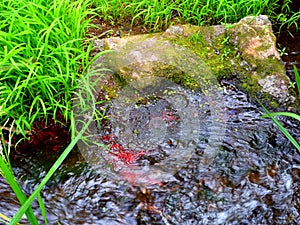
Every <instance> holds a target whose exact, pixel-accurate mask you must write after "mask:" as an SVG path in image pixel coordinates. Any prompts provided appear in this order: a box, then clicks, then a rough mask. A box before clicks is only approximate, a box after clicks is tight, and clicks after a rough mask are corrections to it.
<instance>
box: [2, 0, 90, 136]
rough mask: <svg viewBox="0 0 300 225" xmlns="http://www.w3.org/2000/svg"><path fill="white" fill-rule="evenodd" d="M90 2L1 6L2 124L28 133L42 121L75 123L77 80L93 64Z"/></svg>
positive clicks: (11, 0)
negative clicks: (58, 118)
mask: <svg viewBox="0 0 300 225" xmlns="http://www.w3.org/2000/svg"><path fill="white" fill-rule="evenodd" d="M89 4H91V3H90V2H89V1H86V0H79V1H71V0H64V1H61V0H35V1H29V0H4V1H2V2H1V3H0V93H1V94H0V96H1V97H0V105H1V108H0V124H3V123H4V122H5V121H7V120H9V121H10V124H11V123H12V121H14V124H15V127H14V131H15V132H16V133H22V134H23V135H25V134H26V132H25V131H26V130H27V131H30V129H31V127H32V124H33V122H34V121H35V120H36V119H39V118H46V119H47V118H50V117H51V118H56V116H57V114H58V113H61V114H63V115H64V118H65V120H66V121H69V120H70V118H71V111H72V105H71V104H72V102H71V95H72V93H73V92H74V91H75V90H76V88H77V87H76V79H77V78H78V77H79V75H80V72H79V71H80V70H81V71H82V72H83V71H84V70H86V68H87V66H88V65H89V62H88V58H89V49H90V48H88V50H87V51H85V48H86V47H87V46H84V44H83V37H84V34H85V32H86V31H87V28H88V26H89V20H88V19H87V17H88V16H91V15H93V13H94V12H93V11H92V10H91V9H89Z"/></svg>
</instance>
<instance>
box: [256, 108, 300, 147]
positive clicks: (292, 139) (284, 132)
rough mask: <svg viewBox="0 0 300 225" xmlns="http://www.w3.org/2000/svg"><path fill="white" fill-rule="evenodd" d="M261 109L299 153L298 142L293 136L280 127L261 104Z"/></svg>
mask: <svg viewBox="0 0 300 225" xmlns="http://www.w3.org/2000/svg"><path fill="white" fill-rule="evenodd" d="M261 106H262V108H263V109H264V111H265V112H266V116H267V117H269V118H270V119H271V120H272V121H273V122H274V123H275V124H276V126H277V127H278V128H279V130H280V131H281V132H282V133H283V134H284V135H285V136H286V137H287V139H288V140H289V141H290V142H291V143H292V144H293V145H294V146H295V147H296V149H297V150H298V151H299V152H300V145H299V144H298V142H297V141H296V140H295V139H294V138H293V136H292V135H291V134H290V133H289V132H288V131H287V130H286V129H285V128H284V127H283V126H282V125H281V123H280V122H279V121H278V120H277V119H276V118H275V117H274V116H273V114H272V113H270V112H269V111H268V110H267V109H266V107H264V106H263V105H262V104H261Z"/></svg>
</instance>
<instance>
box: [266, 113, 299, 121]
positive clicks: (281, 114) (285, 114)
mask: <svg viewBox="0 0 300 225" xmlns="http://www.w3.org/2000/svg"><path fill="white" fill-rule="evenodd" d="M270 115H272V116H288V117H292V118H294V119H296V120H299V121H300V115H297V114H295V113H291V112H272V113H271V112H270ZM262 117H263V118H267V117H269V115H268V114H265V115H262Z"/></svg>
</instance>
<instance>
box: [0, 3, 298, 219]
mask: <svg viewBox="0 0 300 225" xmlns="http://www.w3.org/2000/svg"><path fill="white" fill-rule="evenodd" d="M285 2H286V4H285V5H284V7H281V6H280V5H279V1H278V0H270V1H263V0H240V1H234V0H221V1H216V0H206V1H205V0H197V1H191V0H172V1H170V0H168V1H167V0H142V1H137V0H131V1H128V0H124V1H120V0H2V1H1V2H0V126H1V130H0V135H1V142H0V173H1V175H2V176H3V177H4V178H5V179H6V180H7V182H8V183H9V184H10V186H11V187H12V189H13V191H14V192H15V194H16V195H17V198H18V199H19V201H20V204H21V207H20V209H19V211H18V212H17V213H16V214H15V216H14V217H13V218H12V219H11V221H10V224H17V223H18V222H19V221H20V219H21V218H22V216H23V214H24V213H25V214H26V216H27V219H28V220H29V222H30V223H31V224H38V222H37V219H36V218H35V216H34V214H33V211H32V209H31V203H32V201H33V200H34V199H36V198H38V202H39V205H40V210H41V213H42V215H43V217H44V221H45V224H47V217H46V209H45V205H44V203H43V200H42V198H41V196H40V192H41V190H42V188H43V187H44V186H45V184H46V183H47V181H48V180H49V179H50V178H51V176H52V175H53V173H54V172H55V171H56V170H57V168H58V167H59V166H60V165H61V163H62V162H63V160H64V159H65V158H66V157H67V155H68V154H69V152H70V151H71V150H72V148H73V146H74V145H75V144H76V143H77V141H78V140H79V139H80V138H81V137H82V134H83V133H84V131H85V130H86V129H87V127H88V125H89V123H90V122H91V120H92V118H93V117H91V118H90V120H89V121H88V122H87V123H85V124H82V129H81V130H80V131H79V133H78V134H77V135H76V132H75V121H74V115H73V110H72V109H73V108H72V99H74V98H77V99H79V103H80V104H82V105H81V107H82V108H84V107H85V105H84V102H85V101H84V100H82V98H83V96H81V95H80V92H79V94H78V89H83V90H84V91H85V92H86V91H88V92H89V93H90V96H91V100H92V101H94V99H93V96H92V93H91V92H92V87H91V84H90V83H89V82H88V81H89V79H83V78H88V77H89V76H88V75H89V73H87V71H88V68H89V65H90V64H91V63H92V60H90V52H91V49H92V44H91V43H88V42H87V41H86V39H85V35H86V32H87V30H88V27H89V26H90V20H91V19H92V17H93V16H95V15H97V16H99V17H101V18H102V20H103V21H104V22H105V23H110V24H112V25H115V24H122V23H123V22H127V21H129V22H130V23H131V24H132V25H139V26H146V27H147V28H149V30H150V31H159V30H163V29H165V28H167V27H168V26H169V25H171V24H172V23H177V22H179V23H187V22H188V23H193V24H197V25H202V24H220V23H229V22H230V23H231V22H237V21H238V20H240V19H241V18H243V17H245V16H248V15H258V14H267V15H268V16H269V18H270V19H271V20H272V21H276V19H277V20H280V21H281V22H282V23H285V24H288V25H293V24H294V25H295V21H297V19H298V18H299V13H295V14H293V15H292V16H290V17H288V16H286V14H288V13H289V12H290V10H289V4H290V3H291V1H290V0H288V1H285ZM278 10H279V11H281V12H282V14H283V15H285V16H286V17H284V16H283V15H282V14H280V16H277V14H276V13H275V11H278ZM296 26H297V24H296ZM83 75H85V76H83ZM299 79H300V78H299V75H298V78H296V82H297V84H298V90H300V86H299V84H300V82H299ZM78 80H81V81H82V82H83V83H80V84H78V82H77V81H78ZM299 93H300V92H299ZM84 97H87V96H84ZM84 110H92V115H95V109H84ZM59 114H61V115H63V116H64V120H65V122H69V124H70V129H71V131H72V141H71V143H70V144H69V146H68V147H67V148H66V149H65V150H64V152H63V153H62V154H61V155H60V157H59V158H58V159H57V161H56V162H55V163H54V165H53V166H52V167H51V169H50V170H49V171H48V173H47V174H46V176H45V178H44V179H43V180H42V181H41V183H40V185H39V186H38V187H37V189H36V190H35V191H34V192H33V193H32V194H31V195H30V196H29V197H28V198H27V196H26V195H25V194H24V192H23V191H22V189H21V188H20V186H19V184H18V182H17V181H16V179H15V177H14V175H13V173H12V168H11V165H10V161H9V155H10V151H12V150H13V149H11V142H10V140H11V139H12V137H13V136H14V135H16V134H22V135H23V137H26V136H27V135H28V134H30V132H31V129H32V126H33V124H34V122H35V121H36V120H38V119H42V118H43V119H46V120H47V119H49V118H54V119H55V118H57V117H58V115H59ZM267 115H268V116H269V117H270V118H271V119H273V121H274V122H275V121H276V119H275V118H274V116H277V115H278V114H272V113H267ZM282 115H287V114H282ZM288 116H291V115H290V114H289V115H288ZM297 118H298V117H297ZM57 122H59V121H57ZM276 124H277V125H278V126H279V123H276ZM279 127H280V126H279ZM280 129H282V127H280ZM282 130H283V129H282ZM4 133H5V135H6V136H7V135H8V137H9V139H8V141H9V142H8V143H5V140H4ZM285 134H286V135H287V133H285ZM290 140H292V139H290ZM3 213H4V212H3ZM3 213H2V212H0V217H1V218H2V219H4V220H9V218H7V217H6V216H5V215H4V214H3Z"/></svg>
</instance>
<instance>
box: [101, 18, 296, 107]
mask: <svg viewBox="0 0 300 225" xmlns="http://www.w3.org/2000/svg"><path fill="white" fill-rule="evenodd" d="M97 46H101V48H100V49H99V50H104V49H109V50H113V51H114V53H112V54H111V55H110V56H104V57H101V58H100V59H99V60H98V61H96V64H99V63H100V64H101V65H102V66H106V67H108V68H109V69H111V70H112V71H113V74H114V75H113V76H115V77H117V78H118V81H119V85H121V86H122V85H126V84H128V83H129V82H130V81H132V80H135V79H143V77H144V76H152V75H153V76H162V77H165V78H168V79H171V80H173V81H175V82H176V83H179V84H182V85H184V86H187V87H189V88H192V89H193V88H202V89H206V88H205V86H207V85H208V86H210V85H211V84H212V83H213V85H216V80H217V81H220V80H222V79H234V80H235V83H236V86H237V87H239V88H240V89H242V90H244V91H246V92H247V93H248V94H249V95H250V97H252V99H255V98H258V99H259V100H260V101H261V102H263V103H264V104H266V105H268V106H271V107H273V108H276V107H279V106H284V107H286V106H288V105H292V104H293V103H294V101H295V97H294V96H295V93H293V92H292V90H290V89H289V88H288V87H289V84H290V80H289V78H288V77H287V76H286V72H285V68H284V65H283V63H282V60H281V58H280V55H279V53H278V51H277V49H276V38H275V36H274V34H273V33H272V28H271V23H270V21H269V20H268V18H267V17H266V16H258V17H246V18H244V19H242V20H241V21H239V22H238V23H236V24H229V25H218V26H193V25H189V24H187V25H181V26H172V27H170V28H169V29H168V30H167V31H166V32H164V33H156V34H146V35H136V36H128V37H122V38H109V39H102V40H98V41H97ZM160 51H161V52H162V53H161V55H160V54H159V53H160ZM193 64H194V65H195V66H193ZM197 70H199V71H198V72H197ZM199 83H202V84H200V86H199ZM114 88H116V87H113V89H114ZM208 89H209V88H207V90H208Z"/></svg>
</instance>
